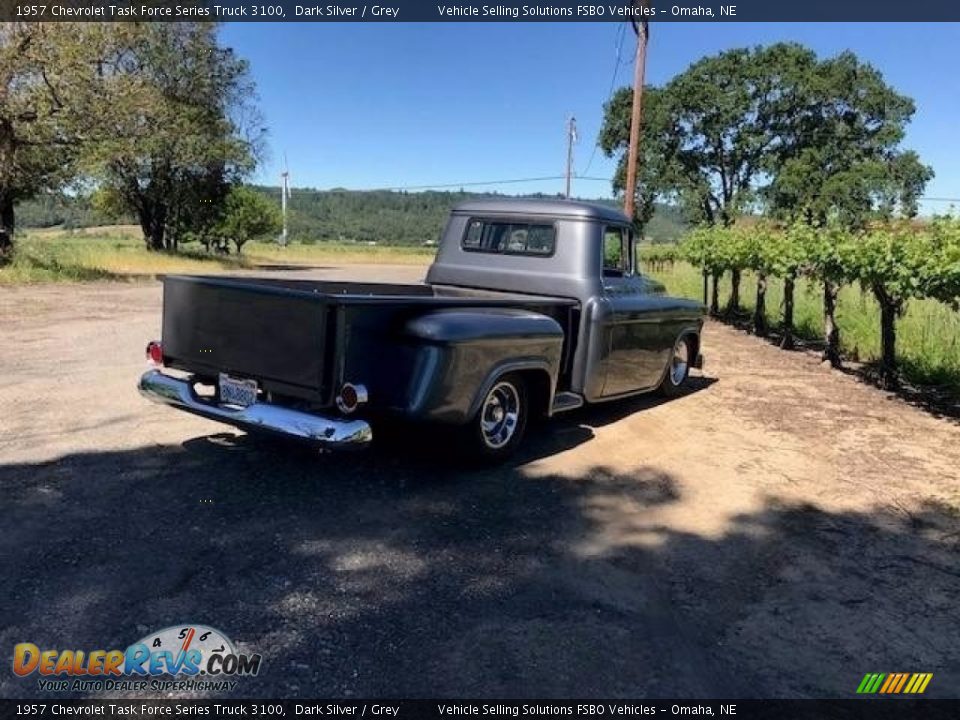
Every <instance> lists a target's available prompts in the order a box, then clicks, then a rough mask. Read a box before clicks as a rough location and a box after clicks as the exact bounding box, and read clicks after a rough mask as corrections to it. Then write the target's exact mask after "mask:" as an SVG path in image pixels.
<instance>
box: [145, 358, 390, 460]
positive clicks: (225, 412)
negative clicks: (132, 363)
mask: <svg viewBox="0 0 960 720" xmlns="http://www.w3.org/2000/svg"><path fill="white" fill-rule="evenodd" d="M139 389H140V394H141V395H143V396H144V397H145V398H148V399H150V400H153V401H154V402H157V403H162V404H164V405H170V406H172V407H175V408H179V409H181V410H186V411H187V412H191V413H194V414H195V415H202V416H203V417H206V418H210V419H211V420H219V421H220V422H224V423H228V424H230V425H234V426H236V427H239V428H241V429H247V430H269V431H271V432H275V433H279V434H281V435H287V436H289V437H294V438H298V439H300V440H306V441H308V442H313V443H316V444H318V445H320V446H322V447H325V448H330V449H336V450H340V449H351V448H360V447H363V446H364V445H367V444H368V443H369V442H370V441H371V440H373V431H372V430H371V429H370V425H369V424H367V423H366V422H364V421H363V420H343V419H338V418H326V417H322V416H320V415H314V414H312V413H305V412H301V411H300V410H291V409H290V408H285V407H281V406H279V405H270V404H268V403H256V404H255V405H250V406H249V407H245V408H234V407H228V406H224V405H219V404H217V403H215V402H212V401H210V400H207V399H205V398H201V397H200V396H199V395H197V394H196V393H195V392H194V390H193V387H192V384H191V382H190V381H189V380H185V379H184V380H182V379H180V378H175V377H171V376H170V375H166V374H165V373H162V372H160V371H159V370H150V371H149V372H146V373H144V374H143V376H142V377H141V378H140V384H139Z"/></svg>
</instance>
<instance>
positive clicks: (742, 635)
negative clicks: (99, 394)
mask: <svg viewBox="0 0 960 720" xmlns="http://www.w3.org/2000/svg"><path fill="white" fill-rule="evenodd" d="M600 420H602V418H600ZM568 427H571V428H575V427H580V426H579V425H577V424H576V423H570V424H569V426H568ZM588 431H589V429H588V428H586V427H584V429H583V431H582V433H581V432H578V431H574V430H570V436H569V437H568V438H567V440H566V441H565V440H559V441H558V440H557V433H544V432H541V433H540V434H539V435H538V436H535V437H533V438H532V439H531V445H532V446H533V449H532V450H531V455H532V456H538V455H545V454H549V453H550V452H552V451H555V450H556V449H558V447H562V446H564V445H565V444H570V443H571V442H572V443H574V444H575V443H576V442H579V441H582V437H583V433H586V432H588ZM561 435H562V433H561ZM421 440H422V439H421ZM557 443H559V445H558V444H557ZM640 456H642V453H641V452H639V450H638V457H640ZM701 482H704V483H706V482H710V478H693V477H687V478H682V479H681V478H677V477H674V476H671V475H669V474H667V473H665V472H663V471H662V470H661V469H659V468H657V467H651V466H648V465H644V464H642V462H641V463H639V464H637V465H636V466H635V467H633V468H631V469H629V471H626V472H614V471H613V470H611V469H610V468H607V467H603V466H597V467H593V468H591V469H590V470H589V471H588V472H584V473H581V474H577V475H571V476H567V475H550V476H546V477H543V476H538V477H534V476H532V475H531V474H530V473H529V472H526V471H525V470H524V468H523V467H518V466H511V467H503V468H496V469H485V470H473V471H465V470H463V469H460V468H458V467H456V466H454V465H450V464H438V463H437V462H436V461H432V462H431V461H430V460H429V459H426V458H424V457H422V456H418V455H410V454H408V453H405V452H404V451H403V449H402V448H390V449H389V450H385V449H380V450H377V451H374V452H371V453H368V454H362V455H343V456H327V457H322V458H317V457H315V456H314V455H313V454H311V453H308V452H306V451H303V450H294V449H292V448H288V447H279V446H277V445H276V444H273V443H264V442H261V441H254V440H251V439H249V438H246V437H243V436H240V437H237V436H234V435H231V434H226V433H224V434H217V435H211V436H204V437H198V438H194V439H192V440H190V441H188V442H187V443H185V444H184V445H182V446H180V445H177V446H154V447H143V448H138V449H135V450H130V451H123V452H95V453H83V454H74V455H68V456H66V457H63V458H61V459H58V460H57V461H55V462H48V463H41V464H21V465H15V464H7V465H0V504H2V507H3V508H4V510H5V512H4V514H3V527H2V532H0V567H2V571H3V575H2V577H3V578H4V579H5V580H6V582H5V583H3V585H2V587H0V617H2V618H3V623H2V628H0V648H4V649H5V650H4V652H10V651H11V650H12V646H13V645H14V644H15V643H18V642H24V641H30V642H34V643H37V644H38V645H41V646H44V647H56V648H87V649H96V648H114V647H119V648H124V647H126V645H127V644H129V643H130V642H133V641H134V640H136V639H138V638H140V637H141V636H143V635H145V634H146V633H147V632H149V631H151V630H154V629H159V628H163V627H167V626H170V625H175V624H179V623H190V622H196V623H205V624H209V625H212V626H214V627H217V628H220V629H222V630H223V631H224V632H226V633H227V634H228V635H230V636H231V637H233V638H234V639H235V640H237V641H239V642H240V644H241V645H242V646H243V647H245V648H247V649H248V650H255V651H256V652H260V653H262V655H263V658H264V661H263V662H264V665H263V670H262V671H261V673H260V675H259V676H258V677H256V678H252V679H247V680H246V681H244V682H242V683H241V684H240V686H239V687H238V688H237V690H236V691H235V692H234V695H235V696H241V697H244V696H246V697H264V698H266V697H297V696H299V697H325V696H332V697H350V696H355V697H360V696H391V697H431V696H486V697H501V698H502V697H522V696H527V697H530V696H540V697H571V696H575V697H584V696H593V697H617V696H621V697H632V698H644V697H658V696H659V697H665V696H666V697H674V696H682V697H698V696H699V697H705V696H717V697H733V698H735V697H758V696H759V697H766V696H780V697H783V696H786V697H797V696H800V697H804V696H831V697H851V696H852V695H853V692H854V690H855V689H856V686H857V684H858V683H859V680H860V678H861V677H862V676H863V674H864V673H865V672H868V671H873V672H880V671H882V672H891V671H918V672H919V671H924V672H933V673H934V674H935V677H934V679H933V681H932V682H931V684H930V687H929V690H928V695H929V696H941V697H942V696H956V695H958V694H960V692H958V691H960V671H958V668H960V651H958V647H960V643H958V640H960V602H958V600H960V561H958V553H957V551H958V549H960V548H958V540H960V537H958V534H957V533H956V527H957V524H956V521H957V518H956V516H955V515H954V513H953V511H952V510H951V509H950V508H947V507H941V506H935V505H929V506H926V507H924V508H923V509H921V510H920V511H918V512H915V513H914V514H912V515H911V516H909V517H905V516H903V515H900V514H893V513H890V512H887V511H884V510H882V509H877V510H875V511H873V512H870V513H854V512H847V513H831V512H827V511H825V510H823V509H821V508H818V507H816V506H814V505H797V504H790V503H785V502H783V501H782V500H780V499H778V498H775V497H770V498H766V500H765V501H764V502H763V503H762V506H760V507H758V508H757V510H756V511H755V512H751V513H749V514H744V515H741V516H738V517H732V518H726V519H725V523H723V524H721V526H722V527H723V528H724V529H723V531H722V532H719V533H716V532H714V533H711V534H706V533H704V534H699V533H696V532H691V531H690V530H682V529H680V528H679V527H678V523H677V518H678V517H680V516H682V513H679V514H678V513H677V512H676V511H677V510H682V509H683V507H684V503H685V502H686V496H687V495H688V494H695V493H696V491H697V483H701ZM8 667H9V666H8ZM8 672H9V671H8ZM38 694H39V692H38V689H37V683H36V678H35V677H34V678H30V679H27V680H20V679H16V678H14V677H13V676H12V675H10V674H4V675H3V676H0V695H2V696H6V697H12V696H16V697H29V696H34V695H38Z"/></svg>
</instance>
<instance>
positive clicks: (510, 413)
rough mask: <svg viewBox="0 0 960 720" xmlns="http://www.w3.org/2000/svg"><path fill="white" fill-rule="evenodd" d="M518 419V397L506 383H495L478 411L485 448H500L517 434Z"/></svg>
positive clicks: (514, 390) (513, 389)
mask: <svg viewBox="0 0 960 720" xmlns="http://www.w3.org/2000/svg"><path fill="white" fill-rule="evenodd" d="M519 419H520V395H519V393H517V389H516V388H515V387H514V386H513V385H511V384H510V383H508V382H501V383H497V384H496V385H494V386H493V389H492V390H490V392H489V393H487V398H486V399H485V400H484V401H483V407H482V408H481V409H480V431H481V433H483V442H484V443H485V444H486V445H487V447H489V448H491V449H493V450H497V449H499V448H502V447H503V446H504V445H506V444H507V443H508V442H510V439H511V438H512V437H513V436H514V434H516V432H517V422H518V420H519Z"/></svg>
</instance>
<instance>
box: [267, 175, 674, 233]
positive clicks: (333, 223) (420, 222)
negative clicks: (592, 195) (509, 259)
mask: <svg viewBox="0 0 960 720" xmlns="http://www.w3.org/2000/svg"><path fill="white" fill-rule="evenodd" d="M255 189H256V190H258V191H259V192H262V193H264V194H265V195H267V196H269V197H270V198H272V199H274V200H275V201H276V202H277V203H279V202H280V189H279V188H278V187H261V186H257V187H256V188H255ZM491 197H505V196H504V195H498V194H492V193H468V192H437V191H427V192H405V191H389V190H342V189H334V190H313V189H310V188H296V189H294V190H293V191H292V192H291V198H290V203H289V205H288V212H289V231H290V236H291V239H292V240H293V241H294V242H322V241H324V240H344V241H350V240H355V241H359V242H379V243H383V244H388V245H421V244H423V243H425V242H429V241H434V240H437V239H438V238H439V237H440V233H441V232H442V231H443V225H444V222H445V221H446V218H447V215H448V214H449V212H450V209H451V208H452V207H453V206H454V205H456V204H458V203H461V202H464V201H465V200H470V199H476V198H491ZM524 197H556V196H554V195H543V194H537V195H526V196H524ZM591 201H592V202H599V203H606V204H609V205H612V206H617V203H616V202H615V201H612V200H603V199H601V200H591ZM685 231H686V224H685V223H684V221H683V218H682V216H681V215H680V213H679V212H678V211H677V210H675V209H674V208H672V207H670V206H668V205H663V206H660V207H658V210H657V213H656V214H655V215H654V217H653V219H652V220H651V222H650V225H649V226H648V228H647V233H646V235H647V237H648V239H649V240H650V241H651V242H673V241H675V240H677V239H678V238H679V237H680V236H681V235H683V233H684V232H685Z"/></svg>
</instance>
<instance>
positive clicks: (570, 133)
mask: <svg viewBox="0 0 960 720" xmlns="http://www.w3.org/2000/svg"><path fill="white" fill-rule="evenodd" d="M576 141H577V119H576V118H575V117H574V116H573V115H571V116H570V119H569V120H568V121H567V193H566V198H567V200H569V199H570V178H571V177H573V144H574V143H575V142H576Z"/></svg>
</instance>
